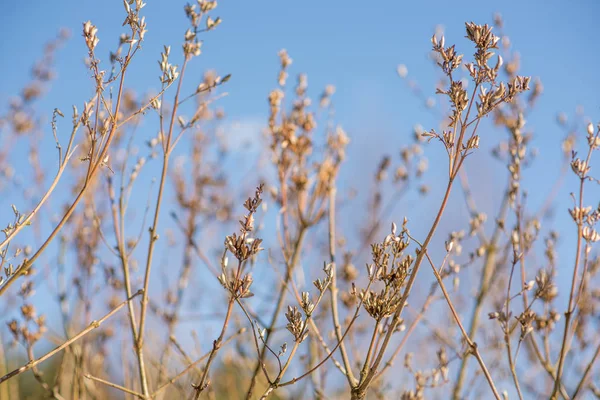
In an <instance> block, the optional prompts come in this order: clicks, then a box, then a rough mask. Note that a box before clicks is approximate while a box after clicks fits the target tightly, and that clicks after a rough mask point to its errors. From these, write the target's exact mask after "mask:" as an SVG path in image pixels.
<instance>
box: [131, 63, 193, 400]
mask: <svg viewBox="0 0 600 400" xmlns="http://www.w3.org/2000/svg"><path fill="white" fill-rule="evenodd" d="M190 59H191V56H190V55H188V54H186V56H185V59H184V61H183V65H182V67H181V74H180V75H179V82H178V84H177V91H176V92H175V99H174V101H173V110H172V112H171V120H170V123H169V130H168V133H167V135H166V138H165V139H164V140H166V142H164V143H163V164H162V172H161V176H160V183H159V186H158V194H157V198H156V207H155V209H154V218H153V221H152V225H151V226H150V229H149V233H150V240H149V241H148V253H147V258H146V269H145V273H144V286H143V287H144V294H143V296H142V304H141V308H140V324H139V329H138V334H137V341H136V343H135V351H136V354H137V358H138V363H139V367H140V375H141V376H140V378H141V385H142V393H143V394H144V396H149V395H150V389H149V387H148V377H147V376H146V373H145V366H144V329H145V326H146V314H147V310H148V291H149V288H150V271H151V268H152V259H153V255H154V247H155V244H156V241H157V240H158V234H157V230H158V218H159V215H160V209H161V205H162V199H163V193H164V188H165V183H166V181H167V172H168V169H169V160H170V156H171V152H172V150H173V147H172V137H173V128H174V126H175V119H176V118H177V109H178V105H179V95H180V93H181V88H182V83H183V77H184V75H185V69H186V66H187V63H188V61H189V60H190ZM163 138H164V135H163Z"/></svg>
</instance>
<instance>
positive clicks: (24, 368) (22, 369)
mask: <svg viewBox="0 0 600 400" xmlns="http://www.w3.org/2000/svg"><path fill="white" fill-rule="evenodd" d="M140 294H142V291H141V290H139V291H138V292H136V293H135V294H134V295H133V297H135V296H138V295H140ZM129 300H131V299H127V300H125V301H124V302H122V303H121V304H119V305H118V306H117V307H116V308H114V309H113V310H112V311H111V312H109V313H108V314H106V315H105V316H104V317H102V318H100V319H99V320H97V321H92V322H91V323H90V325H89V326H88V327H87V328H85V329H84V330H82V331H81V332H79V333H78V334H77V335H75V336H73V337H72V338H71V339H69V340H67V341H66V342H64V343H63V344H61V345H60V346H58V347H56V348H55V349H54V350H52V351H49V352H48V353H46V354H45V355H43V356H42V357H40V358H38V359H36V360H32V361H29V362H28V363H27V364H25V365H23V366H22V367H20V368H17V369H15V370H14V371H12V372H9V373H8V374H6V375H4V376H3V377H1V378H0V384H2V382H4V381H7V380H8V379H10V378H12V377H14V376H16V375H19V374H21V373H23V372H25V371H29V370H30V369H32V368H34V367H36V366H37V365H38V364H40V363H42V362H44V361H46V360H47V359H49V358H50V357H52V356H54V355H55V354H57V353H58V352H60V351H61V350H63V349H65V348H67V347H69V346H70V345H71V344H73V343H74V342H76V341H77V340H79V339H81V338H82V337H84V336H85V335H87V334H88V333H90V332H91V331H93V330H94V329H97V328H99V327H100V325H102V323H103V322H104V321H106V320H107V319H109V318H110V317H112V316H113V315H114V314H116V313H117V312H118V311H119V310H120V309H121V308H123V307H124V306H125V305H126V304H127V302H128V301H129Z"/></svg>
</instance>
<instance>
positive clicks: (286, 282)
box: [246, 225, 308, 400]
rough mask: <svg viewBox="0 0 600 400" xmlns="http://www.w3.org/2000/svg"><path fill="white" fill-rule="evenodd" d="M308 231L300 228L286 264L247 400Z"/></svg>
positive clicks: (302, 227) (254, 383) (250, 395)
mask: <svg viewBox="0 0 600 400" xmlns="http://www.w3.org/2000/svg"><path fill="white" fill-rule="evenodd" d="M307 229H308V228H307V226H305V225H302V226H301V227H300V230H299V232H298V238H297V239H296V243H295V244H294V252H293V254H292V258H291V261H290V262H289V263H288V262H286V264H287V268H286V270H287V271H286V275H285V280H284V282H283V285H282V286H281V289H280V291H279V297H278V299H277V305H276V306H275V310H274V311H273V314H272V317H271V322H270V323H269V326H268V327H267V331H266V333H265V340H264V343H263V346H262V349H261V351H260V355H259V357H258V361H257V362H256V366H255V367H254V371H253V373H252V378H251V380H250V387H249V388H248V392H247V394H246V400H249V399H251V398H252V392H253V391H254V386H255V385H256V378H257V376H258V373H259V372H260V369H261V365H262V364H263V361H264V358H265V355H266V353H267V347H268V345H269V339H270V337H271V333H272V332H273V330H274V329H275V324H276V323H277V317H279V314H280V313H281V310H282V308H283V302H284V300H285V295H286V293H287V288H288V285H289V282H290V280H291V279H292V273H293V271H294V269H295V268H296V265H297V264H298V262H299V261H300V251H301V249H302V245H303V243H304V236H305V234H306V230H307Z"/></svg>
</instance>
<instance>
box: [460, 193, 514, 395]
mask: <svg viewBox="0 0 600 400" xmlns="http://www.w3.org/2000/svg"><path fill="white" fill-rule="evenodd" d="M508 206H509V202H508V192H506V193H505V194H504V198H503V199H502V205H501V206H500V212H499V213H498V220H499V221H503V220H504V219H505V218H506V214H507V212H508ZM501 233H502V231H501V229H500V226H499V225H497V224H496V227H495V228H494V232H493V233H492V236H491V238H490V241H489V243H487V246H486V247H487V249H486V254H485V261H484V264H483V271H482V272H481V281H480V283H479V291H478V293H477V297H476V300H475V307H474V308H473V315H472V316H471V324H470V326H469V339H470V340H475V336H476V334H477V329H478V327H479V319H480V317H481V311H482V310H483V304H484V300H485V297H486V296H487V293H488V290H489V288H490V283H491V278H492V274H493V272H494V269H495V267H496V255H497V252H498V240H499V239H500V234H501ZM469 355H470V353H467V354H465V356H464V357H463V358H462V359H461V362H460V367H459V372H458V378H457V380H456V384H455V385H454V389H453V391H452V399H454V400H458V399H460V393H461V391H462V387H463V385H464V381H465V378H466V375H467V361H468V359H469Z"/></svg>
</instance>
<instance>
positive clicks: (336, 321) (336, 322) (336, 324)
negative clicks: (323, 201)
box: [329, 187, 357, 387]
mask: <svg viewBox="0 0 600 400" xmlns="http://www.w3.org/2000/svg"><path fill="white" fill-rule="evenodd" d="M335 195H336V188H335V187H332V188H331V189H330V190H329V259H330V262H331V268H332V279H331V284H330V285H329V291H330V294H331V316H332V318H333V328H334V332H335V337H336V339H337V341H338V342H340V355H341V356H342V362H343V363H344V368H345V369H346V378H347V379H348V383H349V384H350V386H351V387H352V386H355V385H356V384H357V381H356V378H355V377H354V374H353V373H352V366H351V364H350V358H349V357H348V352H347V351H346V345H345V344H344V342H343V341H342V340H341V338H342V328H341V326H340V316H339V310H338V287H337V264H336V262H335Z"/></svg>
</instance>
